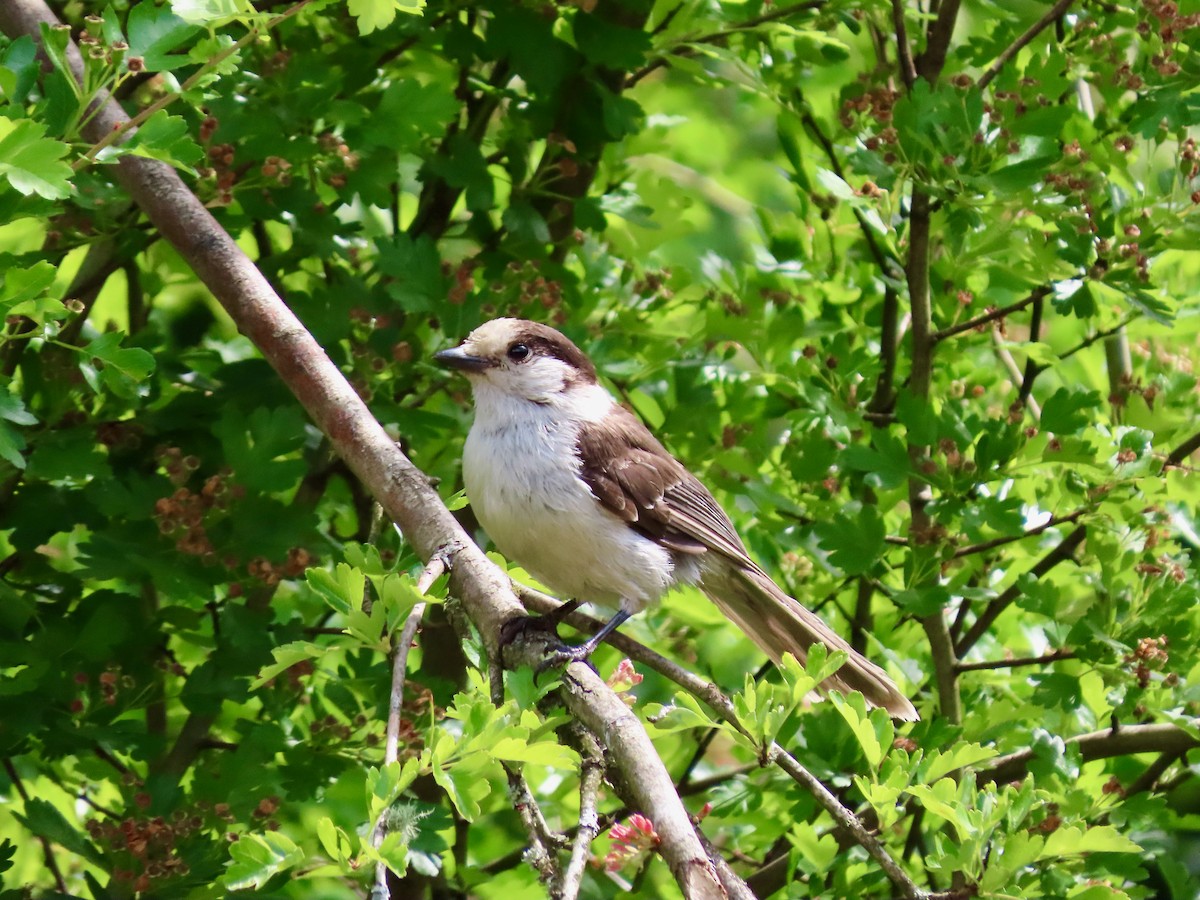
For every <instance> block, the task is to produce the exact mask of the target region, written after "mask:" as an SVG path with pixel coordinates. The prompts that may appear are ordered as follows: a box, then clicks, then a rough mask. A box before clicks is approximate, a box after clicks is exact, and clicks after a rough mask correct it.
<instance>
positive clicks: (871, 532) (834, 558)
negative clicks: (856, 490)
mask: <svg viewBox="0 0 1200 900" xmlns="http://www.w3.org/2000/svg"><path fill="white" fill-rule="evenodd" d="M856 507H857V508H856ZM814 531H815V533H816V535H817V537H818V539H819V540H820V546H821V549H822V550H825V551H826V552H828V553H829V562H830V564H831V565H834V566H836V567H837V568H839V569H841V570H842V572H844V573H845V574H847V575H861V574H863V573H865V572H869V571H870V570H871V569H872V568H873V567H874V566H875V562H876V560H877V559H878V558H879V556H880V554H882V553H883V548H884V538H885V537H886V536H887V534H886V531H885V529H884V524H883V519H882V518H881V517H880V515H879V511H878V510H877V509H876V508H875V507H874V506H865V505H861V504H857V503H855V504H849V505H847V507H846V510H845V511H844V512H839V513H838V514H837V515H836V516H835V517H834V519H833V520H832V521H830V522H822V523H819V524H818V525H817V526H816V527H815V528H814Z"/></svg>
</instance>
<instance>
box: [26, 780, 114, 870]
mask: <svg viewBox="0 0 1200 900" xmlns="http://www.w3.org/2000/svg"><path fill="white" fill-rule="evenodd" d="M14 818H16V819H17V820H18V821H20V822H21V824H22V825H24V826H25V827H26V828H28V829H29V830H30V831H31V832H33V833H34V834H36V835H39V836H41V837H45V838H49V839H50V840H51V841H53V842H54V843H56V844H61V845H62V846H63V847H65V848H66V849H68V850H70V851H71V852H72V853H76V854H78V855H80V856H83V857H86V858H87V859H88V860H89V861H91V862H93V863H95V864H96V865H103V864H104V856H103V854H101V853H100V851H98V850H97V849H96V848H95V847H94V846H93V845H92V842H91V841H89V840H87V839H86V838H85V837H84V836H83V834H82V833H81V832H80V831H79V830H78V829H76V828H75V827H74V826H73V825H71V823H70V822H68V821H67V819H66V816H64V815H63V814H62V813H61V812H59V811H58V808H57V807H55V806H54V805H53V804H51V803H49V802H48V801H46V800H42V799H41V798H40V797H31V798H30V799H29V800H28V801H26V803H25V815H23V816H22V815H18V814H14Z"/></svg>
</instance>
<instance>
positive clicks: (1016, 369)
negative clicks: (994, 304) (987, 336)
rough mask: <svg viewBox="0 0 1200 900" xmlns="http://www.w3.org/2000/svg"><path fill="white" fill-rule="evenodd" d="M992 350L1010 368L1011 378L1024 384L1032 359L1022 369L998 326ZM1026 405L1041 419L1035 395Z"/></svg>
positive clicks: (993, 331)
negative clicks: (1005, 342)
mask: <svg viewBox="0 0 1200 900" xmlns="http://www.w3.org/2000/svg"><path fill="white" fill-rule="evenodd" d="M992 350H993V352H994V353H995V354H996V356H997V358H999V360H1000V363H1001V364H1002V365H1003V366H1004V368H1005V369H1007V370H1008V376H1009V378H1011V379H1012V380H1013V381H1014V382H1016V383H1020V384H1024V383H1025V376H1026V375H1027V374H1028V373H1029V365H1031V364H1032V360H1027V361H1026V366H1025V369H1024V370H1022V369H1021V367H1020V366H1018V365H1017V361H1016V360H1015V359H1013V355H1012V353H1010V352H1009V350H1008V348H1007V347H1005V346H1004V338H1003V337H1002V336H1001V334H1000V329H999V328H998V327H993V328H992ZM1025 407H1026V408H1027V409H1028V410H1029V414H1030V415H1031V416H1033V419H1034V421H1040V420H1041V418H1042V407H1041V406H1040V405H1039V404H1038V402H1037V401H1036V400H1034V399H1033V397H1028V398H1026V400H1025Z"/></svg>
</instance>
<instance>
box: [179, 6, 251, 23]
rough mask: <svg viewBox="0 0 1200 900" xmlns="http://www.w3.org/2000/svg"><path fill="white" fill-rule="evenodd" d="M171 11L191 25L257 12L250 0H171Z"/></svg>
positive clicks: (216, 21) (221, 20) (215, 21)
mask: <svg viewBox="0 0 1200 900" xmlns="http://www.w3.org/2000/svg"><path fill="white" fill-rule="evenodd" d="M171 11H172V12H173V13H175V15H177V16H178V17H179V18H181V19H182V20H183V21H185V22H187V23H188V24H190V25H212V24H215V23H218V22H223V21H225V20H226V19H233V18H237V17H238V16H243V15H252V14H253V13H254V12H255V10H254V7H253V6H252V5H251V3H250V0H171Z"/></svg>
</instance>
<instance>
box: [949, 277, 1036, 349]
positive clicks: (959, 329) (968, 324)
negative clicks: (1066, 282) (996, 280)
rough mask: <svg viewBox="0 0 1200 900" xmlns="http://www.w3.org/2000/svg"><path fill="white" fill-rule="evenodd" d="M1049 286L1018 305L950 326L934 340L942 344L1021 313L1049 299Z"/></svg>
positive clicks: (1032, 292) (1034, 291) (1005, 307)
mask: <svg viewBox="0 0 1200 900" xmlns="http://www.w3.org/2000/svg"><path fill="white" fill-rule="evenodd" d="M1051 290H1052V289H1051V288H1050V286H1048V285H1042V286H1041V287H1038V288H1035V289H1034V290H1033V291H1031V292H1030V294H1029V296H1028V297H1026V298H1025V299H1023V300H1018V301H1017V302H1016V303H1010V304H1009V305H1008V306H1001V307H1000V308H999V309H990V310H988V311H987V312H986V313H984V314H983V315H979V316H975V318H973V319H967V320H966V321H965V322H959V323H958V324H957V325H950V326H948V327H946V328H943V329H941V330H940V331H935V332H934V333H933V337H932V340H933V342H934V343H935V344H937V343H940V342H942V341H944V340H946V339H947V338H952V337H954V336H955V335H957V334H962V333H963V332H964V331H974V330H975V329H977V328H981V327H983V326H984V325H987V324H988V323H989V322H995V321H996V320H997V319H1003V318H1004V317H1005V316H1010V315H1012V314H1013V313H1015V312H1020V311H1021V310H1023V309H1024V308H1025V307H1027V306H1029V305H1030V304H1031V303H1036V302H1037V301H1038V300H1041V299H1043V298H1044V297H1048V296H1049V295H1050V292H1051Z"/></svg>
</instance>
